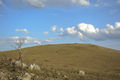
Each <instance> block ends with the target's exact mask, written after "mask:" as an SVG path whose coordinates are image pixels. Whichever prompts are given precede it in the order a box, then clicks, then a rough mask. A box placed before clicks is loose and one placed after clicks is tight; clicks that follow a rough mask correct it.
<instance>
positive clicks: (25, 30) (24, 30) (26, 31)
mask: <svg viewBox="0 0 120 80" xmlns="http://www.w3.org/2000/svg"><path fill="white" fill-rule="evenodd" d="M19 31H20V32H24V33H29V32H28V30H27V29H16V32H19Z"/></svg>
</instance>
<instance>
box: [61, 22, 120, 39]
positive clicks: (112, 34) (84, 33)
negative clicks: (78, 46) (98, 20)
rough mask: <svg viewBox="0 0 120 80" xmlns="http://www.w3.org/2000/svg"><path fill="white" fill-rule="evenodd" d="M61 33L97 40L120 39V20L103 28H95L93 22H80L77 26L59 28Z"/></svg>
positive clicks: (62, 34)
mask: <svg viewBox="0 0 120 80" xmlns="http://www.w3.org/2000/svg"><path fill="white" fill-rule="evenodd" d="M60 29H61V28H60ZM59 35H60V36H72V37H79V38H88V39H91V40H95V41H105V40H120V36H119V35H120V22H116V23H115V25H114V26H113V25H110V24H107V25H106V28H103V29H99V28H95V27H94V26H93V25H92V24H86V23H80V24H78V25H77V26H72V27H68V28H66V29H62V31H61V30H59Z"/></svg>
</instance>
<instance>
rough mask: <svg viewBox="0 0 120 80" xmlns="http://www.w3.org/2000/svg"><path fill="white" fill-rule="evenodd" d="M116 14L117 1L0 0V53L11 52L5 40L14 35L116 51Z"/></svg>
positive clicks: (118, 35)
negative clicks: (96, 46) (90, 45)
mask: <svg viewBox="0 0 120 80" xmlns="http://www.w3.org/2000/svg"><path fill="white" fill-rule="evenodd" d="M119 13H120V0H51V1H49V0H16V1H14V0H0V41H1V42H0V51H3V50H8V49H12V48H11V47H10V45H8V44H7V43H8V41H7V40H6V39H7V38H10V37H15V36H30V37H32V38H35V39H36V40H37V41H40V42H41V44H60V43H90V44H97V45H101V46H104V47H108V48H113V49H120V43H119V40H120V25H119V24H120V14H119ZM106 24H109V25H106ZM110 26H112V27H110ZM72 27H73V28H72ZM53 28H55V29H53ZM97 28H98V29H97ZM16 29H19V30H18V31H16ZM24 29H26V30H27V31H28V32H29V33H27V34H26V33H24ZM60 29H63V30H62V31H60ZM45 32H46V33H45ZM78 33H80V35H79V34H78ZM5 41H6V42H5ZM3 43H4V44H3ZM31 46H32V45H31Z"/></svg>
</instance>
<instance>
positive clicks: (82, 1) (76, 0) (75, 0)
mask: <svg viewBox="0 0 120 80" xmlns="http://www.w3.org/2000/svg"><path fill="white" fill-rule="evenodd" d="M71 2H72V3H75V4H79V5H81V6H89V5H90V2H89V1H87V0H71Z"/></svg>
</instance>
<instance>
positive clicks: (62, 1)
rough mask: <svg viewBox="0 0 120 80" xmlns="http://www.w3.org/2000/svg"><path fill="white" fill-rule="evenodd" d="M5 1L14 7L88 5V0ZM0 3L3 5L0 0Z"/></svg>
mask: <svg viewBox="0 0 120 80" xmlns="http://www.w3.org/2000/svg"><path fill="white" fill-rule="evenodd" d="M6 2H7V3H10V4H12V5H13V6H14V7H18V8H21V7H23V6H21V5H20V4H21V3H22V4H23V5H26V6H29V7H34V8H46V7H62V8H68V7H76V6H89V5H90V2H89V0H6ZM0 5H3V2H2V0H0Z"/></svg>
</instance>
